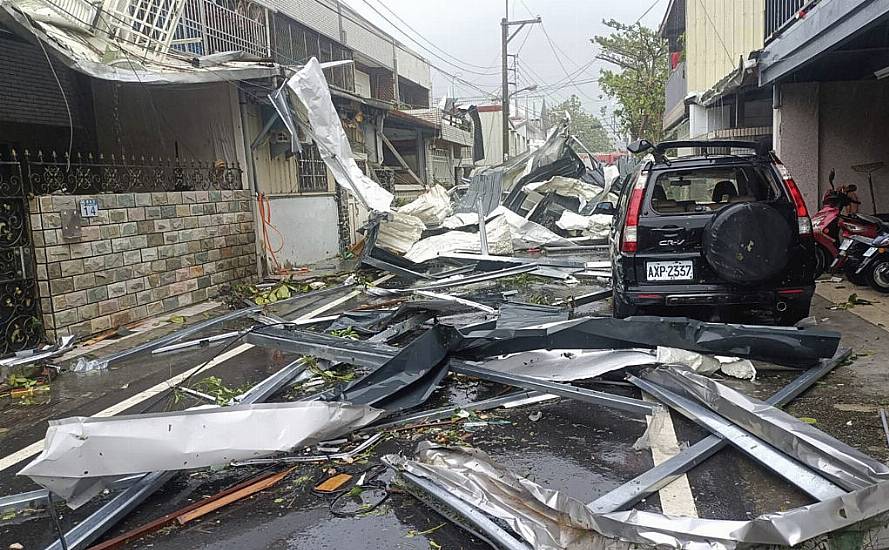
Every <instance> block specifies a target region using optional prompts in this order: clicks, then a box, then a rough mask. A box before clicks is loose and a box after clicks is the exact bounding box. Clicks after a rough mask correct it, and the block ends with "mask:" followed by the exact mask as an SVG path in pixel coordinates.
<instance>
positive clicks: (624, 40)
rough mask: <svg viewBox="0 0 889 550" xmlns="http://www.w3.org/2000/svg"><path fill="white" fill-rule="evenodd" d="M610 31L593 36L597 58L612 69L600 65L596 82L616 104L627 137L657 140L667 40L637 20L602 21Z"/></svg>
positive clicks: (666, 72)
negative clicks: (598, 51) (613, 68)
mask: <svg viewBox="0 0 889 550" xmlns="http://www.w3.org/2000/svg"><path fill="white" fill-rule="evenodd" d="M604 24H605V26H606V27H608V28H609V29H612V31H613V32H611V34H608V35H606V36H596V37H594V38H593V43H594V44H596V45H597V46H598V47H599V48H600V50H601V51H600V53H599V54H598V55H597V56H596V57H597V58H598V59H601V60H602V61H605V62H606V63H610V64H611V65H614V66H615V67H616V69H615V70H608V69H602V71H601V74H600V76H599V86H601V87H602V90H603V91H604V92H605V93H606V94H607V95H608V96H609V97H611V98H613V99H614V100H616V101H617V103H618V105H619V107H618V109H615V111H614V114H615V116H616V117H617V120H618V124H619V125H620V130H621V131H622V132H623V133H625V134H627V135H628V136H629V138H630V139H631V140H635V139H639V138H646V139H649V140H651V141H655V142H656V141H658V140H660V139H661V137H662V136H663V131H664V127H663V119H664V92H665V89H666V85H667V77H668V76H669V74H670V68H669V60H668V56H667V54H668V45H667V41H666V40H664V39H663V38H661V37H660V36H658V34H657V31H655V30H654V29H650V28H648V27H644V26H642V25H641V24H639V23H635V24H633V25H625V24H623V23H620V22H618V21H615V20H613V19H611V20H609V21H604Z"/></svg>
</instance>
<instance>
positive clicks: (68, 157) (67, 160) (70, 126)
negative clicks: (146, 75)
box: [37, 38, 74, 172]
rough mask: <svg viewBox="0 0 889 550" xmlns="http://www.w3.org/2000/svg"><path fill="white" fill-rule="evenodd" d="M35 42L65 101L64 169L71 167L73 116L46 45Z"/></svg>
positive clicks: (40, 41)
mask: <svg viewBox="0 0 889 550" xmlns="http://www.w3.org/2000/svg"><path fill="white" fill-rule="evenodd" d="M37 43H38V44H40V49H41V50H43V55H44V57H46V63H47V65H49V70H50V71H52V75H53V77H54V78H55V79H56V84H58V86H59V93H60V94H62V101H64V102H65V111H66V112H67V113H68V154H67V155H65V171H66V172H67V171H68V170H70V169H71V151H72V149H74V117H72V116H71V106H70V105H69V104H68V96H67V95H66V94H65V88H63V87H62V81H61V80H59V75H58V74H56V68H55V67H53V64H52V60H51V59H50V58H49V53H48V52H47V51H46V46H45V45H44V44H43V40H40V39H39V38H38V39H37Z"/></svg>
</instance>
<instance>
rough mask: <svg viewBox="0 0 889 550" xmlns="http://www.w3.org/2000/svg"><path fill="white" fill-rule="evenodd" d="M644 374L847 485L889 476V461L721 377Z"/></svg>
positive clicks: (676, 371)
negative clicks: (806, 421) (803, 420)
mask: <svg viewBox="0 0 889 550" xmlns="http://www.w3.org/2000/svg"><path fill="white" fill-rule="evenodd" d="M644 378H645V379H646V380H648V381H650V382H653V383H655V384H659V385H661V386H664V387H666V388H668V389H670V390H673V391H675V392H677V393H679V394H681V395H684V396H686V397H690V398H692V399H696V400H698V401H700V402H701V403H703V404H704V405H706V406H707V407H708V408H710V409H711V410H712V411H713V412H715V413H717V414H719V415H721V416H723V417H725V418H726V419H728V420H730V421H732V422H733V423H735V424H737V425H738V426H740V427H741V428H743V429H745V430H746V431H748V432H750V433H751V434H753V435H755V436H757V437H759V438H761V439H762V440H763V441H765V442H766V443H769V444H771V445H772V446H774V447H775V448H777V449H779V450H781V451H782V452H784V453H785V454H787V455H789V456H792V457H794V458H796V459H797V460H799V461H800V462H802V463H803V464H805V465H807V466H809V467H810V468H812V469H813V470H815V471H818V472H819V473H821V475H823V476H825V477H827V478H828V479H830V480H832V481H833V482H834V483H836V484H837V485H840V486H841V487H843V488H844V489H846V490H856V489H862V488H865V487H869V486H871V485H873V484H875V483H879V482H883V481H889V466H886V465H885V464H883V463H881V462H879V461H877V460H874V459H873V458H871V457H869V456H867V455H866V454H864V453H862V452H861V451H859V450H857V449H855V448H853V447H851V446H849V445H846V444H845V443H843V442H842V441H839V440H837V439H835V438H833V437H831V436H829V435H827V434H826V433H824V432H822V431H821V430H819V429H817V428H815V427H814V426H811V425H809V424H806V423H805V422H802V421H800V420H798V419H797V418H795V417H793V416H791V415H789V414H787V413H786V412H784V411H782V410H781V409H778V408H776V407H772V406H771V405H768V404H767V403H763V402H762V401H758V400H756V399H753V398H750V397H748V396H746V395H744V394H742V393H739V392H737V391H735V390H733V389H731V388H729V387H727V386H724V385H723V384H720V383H719V382H717V381H715V380H712V379H710V378H707V377H705V376H700V375H697V374H695V373H692V372H687V371H682V370H679V369H674V368H663V369H656V370H654V371H652V372H650V373H647V374H646V375H644Z"/></svg>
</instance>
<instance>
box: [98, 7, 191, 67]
mask: <svg viewBox="0 0 889 550" xmlns="http://www.w3.org/2000/svg"><path fill="white" fill-rule="evenodd" d="M184 3H185V0H112V1H110V2H106V3H105V6H104V7H103V12H104V13H105V15H103V18H104V19H105V20H106V21H107V23H108V36H109V37H110V38H112V39H116V40H122V41H125V42H128V43H130V44H133V45H136V46H140V47H142V48H143V49H144V50H145V53H146V55H152V54H153V55H156V56H162V55H166V53H167V51H168V50H169V48H170V45H171V43H172V41H173V37H174V35H175V33H176V29H177V28H178V26H179V17H180V14H181V13H182V11H183V5H184Z"/></svg>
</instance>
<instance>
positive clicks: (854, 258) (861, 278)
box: [830, 235, 874, 285]
mask: <svg viewBox="0 0 889 550" xmlns="http://www.w3.org/2000/svg"><path fill="white" fill-rule="evenodd" d="M873 241H874V239H871V238H869V237H865V236H863V235H852V236H850V237H848V238H845V239H843V242H842V243H841V244H840V248H839V250H838V251H837V256H836V258H834V260H833V263H832V264H831V266H830V271H831V273H836V272H838V271H841V270H842V272H843V274H844V275H845V277H846V280H847V281H849V282H850V283H852V284H856V285H866V284H867V273H866V271H865V267H863V266H862V264H863V263H864V260H865V253H866V252H867V251H868V249H870V248H871V245H872V243H873Z"/></svg>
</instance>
